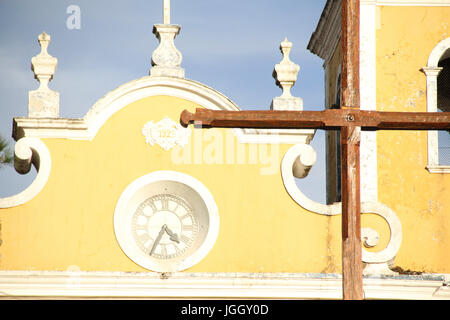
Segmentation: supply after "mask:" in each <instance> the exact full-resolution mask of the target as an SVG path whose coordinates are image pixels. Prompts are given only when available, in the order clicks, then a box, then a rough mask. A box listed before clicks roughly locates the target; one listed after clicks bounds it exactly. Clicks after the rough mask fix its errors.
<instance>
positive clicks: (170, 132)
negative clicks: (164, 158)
mask: <svg viewBox="0 0 450 320" xmlns="http://www.w3.org/2000/svg"><path fill="white" fill-rule="evenodd" d="M142 134H143V135H144V136H145V141H146V142H147V143H149V144H150V145H152V146H153V145H155V144H158V145H160V146H161V148H163V149H164V150H166V151H168V150H170V149H172V148H173V147H175V146H176V145H179V146H181V147H183V146H184V145H186V144H187V143H188V141H189V137H190V136H191V129H190V128H183V127H182V126H181V125H180V124H179V123H177V122H175V121H174V120H172V119H170V118H169V117H165V118H164V119H162V120H160V121H158V122H156V123H154V122H153V120H152V121H150V122H147V123H146V124H145V125H144V127H143V128H142Z"/></svg>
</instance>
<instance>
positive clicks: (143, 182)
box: [114, 171, 220, 272]
mask: <svg viewBox="0 0 450 320" xmlns="http://www.w3.org/2000/svg"><path fill="white" fill-rule="evenodd" d="M165 186H171V187H172V188H175V189H178V190H179V191H180V193H183V192H184V193H185V196H184V197H183V196H181V197H182V198H184V200H186V201H187V202H188V203H189V204H190V205H194V206H195V207H197V208H200V209H199V211H200V212H201V216H200V218H202V217H203V218H202V219H203V220H202V223H201V224H202V227H203V228H204V230H203V234H202V236H201V237H202V238H201V243H199V244H197V247H195V248H193V249H194V250H193V251H191V252H190V254H189V255H188V256H186V257H182V258H180V259H171V260H164V259H156V258H154V257H151V256H149V255H148V254H145V253H144V252H143V251H142V250H141V249H140V248H139V247H138V245H137V244H136V242H135V240H134V236H133V234H132V232H131V223H132V218H133V216H134V214H135V212H136V210H137V208H138V207H139V205H141V203H142V201H144V200H146V199H148V198H150V197H152V196H154V195H157V194H165V193H167V191H165ZM149 192H150V194H149ZM169 194H170V192H169ZM186 194H187V196H186ZM179 196H180V195H179ZM219 220H220V219H219V212H218V208H217V204H216V202H215V201H214V198H213V196H212V194H211V192H210V191H209V190H208V188H206V186H205V185H204V184H203V183H201V182H200V181H199V180H197V179H196V178H194V177H192V176H190V175H187V174H185V173H181V172H177V171H155V172H152V173H149V174H146V175H144V176H142V177H140V178H138V179H136V180H134V181H133V182H132V183H131V184H129V185H128V186H127V187H126V188H125V190H124V191H123V192H122V194H121V195H120V198H119V200H118V202H117V205H116V208H115V211H114V232H115V235H116V239H117V241H118V243H119V246H120V248H121V249H122V251H123V252H124V253H125V254H126V255H127V256H128V257H129V258H130V259H131V260H132V261H134V262H135V263H137V264H138V265H140V266H141V267H143V268H145V269H148V270H151V271H155V272H178V271H183V270H185V269H188V268H190V267H192V266H194V265H195V264H197V263H198V262H200V261H201V260H202V259H203V258H204V257H205V256H206V255H207V254H208V253H209V252H210V250H211V249H212V248H213V246H214V244H215V242H216V239H217V236H218V233H219Z"/></svg>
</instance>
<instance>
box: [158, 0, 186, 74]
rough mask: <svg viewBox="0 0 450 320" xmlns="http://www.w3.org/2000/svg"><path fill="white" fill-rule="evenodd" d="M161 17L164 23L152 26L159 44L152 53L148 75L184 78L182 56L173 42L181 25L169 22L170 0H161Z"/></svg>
mask: <svg viewBox="0 0 450 320" xmlns="http://www.w3.org/2000/svg"><path fill="white" fill-rule="evenodd" d="M163 17H164V24H155V25H154V26H153V33H154V34H155V36H156V38H157V39H158V40H159V46H158V48H156V50H155V51H154V52H153V55H152V68H151V69H150V76H164V77H176V78H184V69H183V68H181V61H182V60H183V56H182V55H181V52H180V51H178V49H177V48H176V47H175V43H174V40H175V37H176V36H177V35H178V34H179V33H180V30H181V27H180V26H179V25H174V24H170V0H163Z"/></svg>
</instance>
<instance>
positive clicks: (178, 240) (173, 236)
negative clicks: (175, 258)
mask: <svg viewBox="0 0 450 320" xmlns="http://www.w3.org/2000/svg"><path fill="white" fill-rule="evenodd" d="M165 227H166V232H167V234H168V235H169V236H170V240H172V241H174V242H176V243H180V239H179V238H178V235H177V234H176V233H175V232H173V231H172V230H170V229H169V227H168V226H166V225H165Z"/></svg>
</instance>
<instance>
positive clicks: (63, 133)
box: [13, 76, 314, 144]
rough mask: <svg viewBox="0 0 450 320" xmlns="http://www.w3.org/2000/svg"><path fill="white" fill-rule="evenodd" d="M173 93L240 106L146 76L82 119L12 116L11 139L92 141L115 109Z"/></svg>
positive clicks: (191, 85) (259, 134)
mask: <svg viewBox="0 0 450 320" xmlns="http://www.w3.org/2000/svg"><path fill="white" fill-rule="evenodd" d="M164 95H166V96H172V97H178V98H182V99H186V100H189V101H192V102H194V103H196V104H198V105H199V106H203V107H205V108H207V109H210V110H231V111H239V110H240V109H239V108H238V107H237V106H236V104H235V103H234V102H232V101H231V100H230V99H228V98H227V97H225V96H224V95H222V94H221V93H219V92H218V91H216V90H214V89H212V88H210V87H208V86H205V85H203V84H201V83H198V82H195V81H192V80H187V79H179V78H169V77H153V76H146V77H143V78H140V79H137V80H134V81H131V82H129V83H126V84H124V85H122V86H120V87H118V88H117V89H115V90H113V91H111V92H109V93H108V94H107V95H106V96H105V97H103V98H102V99H100V100H99V101H98V102H97V103H95V105H94V106H93V107H92V108H91V110H89V112H88V113H87V114H86V115H85V117H84V118H83V119H61V118H56V119H37V118H14V132H13V136H14V138H15V139H16V140H17V139H20V138H21V137H23V136H26V137H38V138H66V139H74V140H92V139H94V137H95V135H96V134H97V132H98V130H99V129H100V128H101V127H102V126H103V124H104V123H105V122H106V121H107V120H108V119H109V118H110V117H111V116H112V115H113V114H115V113H116V112H118V111H119V110H121V109H122V108H124V107H126V106H127V105H129V104H130V103H133V102H135V101H138V100H140V99H143V98H146V97H151V96H164ZM234 132H235V133H236V135H237V137H238V139H239V140H240V141H254V140H257V143H274V142H273V141H274V139H273V136H275V135H278V138H277V139H276V140H275V141H276V142H275V143H288V144H291V143H304V142H305V141H310V140H311V139H312V135H313V134H314V131H313V130H290V131H285V132H277V131H274V130H250V131H249V130H244V129H237V130H235V131H234Z"/></svg>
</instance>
